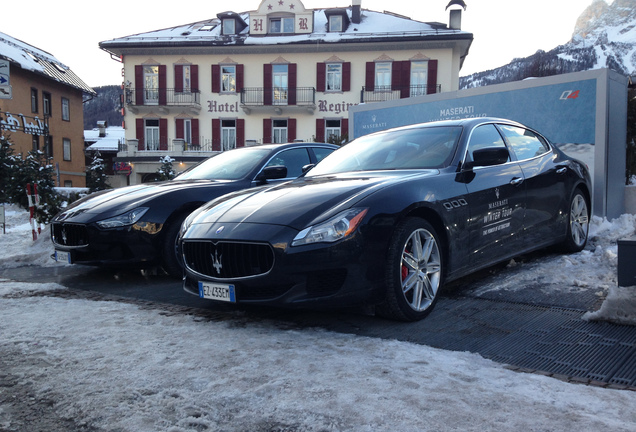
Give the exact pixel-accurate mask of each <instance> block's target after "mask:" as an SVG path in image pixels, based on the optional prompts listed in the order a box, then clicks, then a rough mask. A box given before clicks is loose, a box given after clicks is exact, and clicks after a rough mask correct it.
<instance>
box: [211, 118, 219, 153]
mask: <svg viewBox="0 0 636 432" xmlns="http://www.w3.org/2000/svg"><path fill="white" fill-rule="evenodd" d="M212 151H221V120H220V119H212Z"/></svg>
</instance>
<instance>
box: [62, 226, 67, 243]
mask: <svg viewBox="0 0 636 432" xmlns="http://www.w3.org/2000/svg"><path fill="white" fill-rule="evenodd" d="M66 239H67V237H66V229H64V228H62V241H63V242H64V244H66Z"/></svg>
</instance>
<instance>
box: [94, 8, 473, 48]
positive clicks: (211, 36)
mask: <svg viewBox="0 0 636 432" xmlns="http://www.w3.org/2000/svg"><path fill="white" fill-rule="evenodd" d="M341 9H342V10H343V11H345V12H346V14H347V15H348V17H349V18H350V20H351V16H352V8H351V7H348V8H341ZM326 11H333V9H314V10H313V19H314V26H313V31H312V32H311V33H306V34H289V35H281V34H274V35H251V34H250V27H249V26H248V27H246V28H244V29H243V30H242V31H240V32H238V33H237V34H233V35H223V34H222V26H221V19H219V18H212V19H209V20H204V21H199V22H195V23H191V24H185V25H181V26H176V27H171V28H167V29H162V30H155V31H151V32H147V33H140V34H134V35H130V36H125V37H121V38H117V39H112V40H109V41H104V42H100V44H99V45H100V47H101V48H102V49H105V50H114V51H118V50H120V49H125V48H134V47H170V46H175V47H176V46H180V47H184V46H236V45H243V46H250V45H251V46H262V45H285V44H318V43H359V42H371V43H377V42H379V41H387V40H395V39H399V40H409V39H413V40H431V41H435V40H453V39H455V40H467V41H472V39H473V35H472V33H469V32H465V31H462V30H455V29H450V28H448V26H447V25H446V24H442V23H435V22H433V23H425V22H420V21H415V20H412V19H410V18H408V17H405V16H401V15H397V14H393V13H390V12H384V13H382V12H375V11H370V10H367V9H363V10H362V11H361V20H360V22H359V23H354V22H351V24H350V25H349V26H348V27H347V28H346V30H345V31H343V32H329V31H327V22H328V17H327V15H328V14H326V13H325V12H326ZM252 13H255V12H242V13H239V14H236V15H238V16H240V18H241V19H242V20H243V21H244V22H246V23H249V22H250V14H252Z"/></svg>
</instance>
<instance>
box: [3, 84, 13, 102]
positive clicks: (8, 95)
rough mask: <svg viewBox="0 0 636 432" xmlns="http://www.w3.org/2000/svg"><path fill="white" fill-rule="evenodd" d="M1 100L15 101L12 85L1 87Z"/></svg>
mask: <svg viewBox="0 0 636 432" xmlns="http://www.w3.org/2000/svg"><path fill="white" fill-rule="evenodd" d="M0 99H13V95H12V94H11V86H10V85H0Z"/></svg>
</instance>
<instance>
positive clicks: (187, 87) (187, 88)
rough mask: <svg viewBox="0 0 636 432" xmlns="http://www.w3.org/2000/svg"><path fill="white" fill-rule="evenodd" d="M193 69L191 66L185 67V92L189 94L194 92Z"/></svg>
mask: <svg viewBox="0 0 636 432" xmlns="http://www.w3.org/2000/svg"><path fill="white" fill-rule="evenodd" d="M191 72H192V68H191V67H190V65H183V91H184V92H186V93H189V92H191V91H192V73H191Z"/></svg>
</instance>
